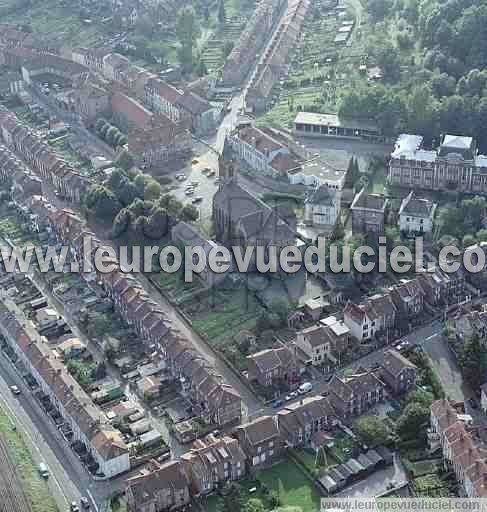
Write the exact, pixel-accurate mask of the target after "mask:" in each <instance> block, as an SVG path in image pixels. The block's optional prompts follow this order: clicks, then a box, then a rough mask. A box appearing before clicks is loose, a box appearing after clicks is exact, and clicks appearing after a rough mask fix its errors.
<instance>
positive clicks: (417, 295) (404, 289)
mask: <svg viewBox="0 0 487 512" xmlns="http://www.w3.org/2000/svg"><path fill="white" fill-rule="evenodd" d="M389 295H390V297H391V299H392V301H393V302H394V305H395V306H396V308H397V318H398V319H401V318H407V319H409V320H410V319H414V318H415V317H417V316H418V315H420V314H421V313H422V312H423V309H424V292H423V289H422V288H421V286H420V285H419V283H418V281H417V280H416V279H401V281H400V283H399V284H397V285H394V286H393V287H391V288H390V290H389Z"/></svg>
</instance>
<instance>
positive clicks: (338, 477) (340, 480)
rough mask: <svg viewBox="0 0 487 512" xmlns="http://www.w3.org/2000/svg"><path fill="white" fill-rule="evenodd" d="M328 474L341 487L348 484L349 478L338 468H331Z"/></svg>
mask: <svg viewBox="0 0 487 512" xmlns="http://www.w3.org/2000/svg"><path fill="white" fill-rule="evenodd" d="M328 474H329V475H330V476H331V478H333V480H335V482H336V484H337V486H338V488H339V489H341V488H342V487H345V485H346V484H347V479H346V478H345V477H344V476H343V475H342V474H341V473H340V472H339V471H338V470H337V469H336V468H333V469H330V471H328Z"/></svg>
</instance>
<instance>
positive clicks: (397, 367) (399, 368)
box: [380, 349, 418, 395]
mask: <svg viewBox="0 0 487 512" xmlns="http://www.w3.org/2000/svg"><path fill="white" fill-rule="evenodd" d="M380 375H381V378H382V380H383V381H384V382H385V383H386V384H387V385H388V386H389V387H390V388H391V389H392V392H393V393H394V394H396V395H399V394H401V393H405V392H406V391H409V390H410V389H411V388H412V387H413V386H414V384H415V382H416V377H417V375H418V368H417V367H416V365H414V364H413V363H412V362H411V361H409V359H407V358H406V357H404V356H403V355H402V354H400V353H399V352H398V351H397V350H394V349H390V350H386V351H385V352H384V360H383V362H382V365H381V370H380Z"/></svg>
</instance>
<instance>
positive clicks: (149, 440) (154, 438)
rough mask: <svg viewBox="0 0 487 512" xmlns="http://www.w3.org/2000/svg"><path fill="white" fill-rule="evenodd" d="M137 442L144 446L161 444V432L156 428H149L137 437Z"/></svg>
mask: <svg viewBox="0 0 487 512" xmlns="http://www.w3.org/2000/svg"><path fill="white" fill-rule="evenodd" d="M139 442H140V444H141V445H142V446H143V447H144V448H147V447H149V446H155V445H157V444H161V443H162V434H161V433H160V432H158V431H157V430H150V431H149V432H146V433H145V434H142V435H141V436H140V437H139Z"/></svg>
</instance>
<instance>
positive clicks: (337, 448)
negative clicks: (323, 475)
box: [329, 432, 355, 462]
mask: <svg viewBox="0 0 487 512" xmlns="http://www.w3.org/2000/svg"><path fill="white" fill-rule="evenodd" d="M354 446H355V441H354V440H353V439H352V438H351V437H350V436H348V435H347V434H345V433H344V432H338V433H337V434H336V436H335V438H334V439H333V447H332V448H330V450H329V452H330V454H331V455H332V457H335V458H336V459H337V460H338V461H340V462H344V461H346V460H347V459H349V458H350V457H351V455H352V449H353V447H354Z"/></svg>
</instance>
